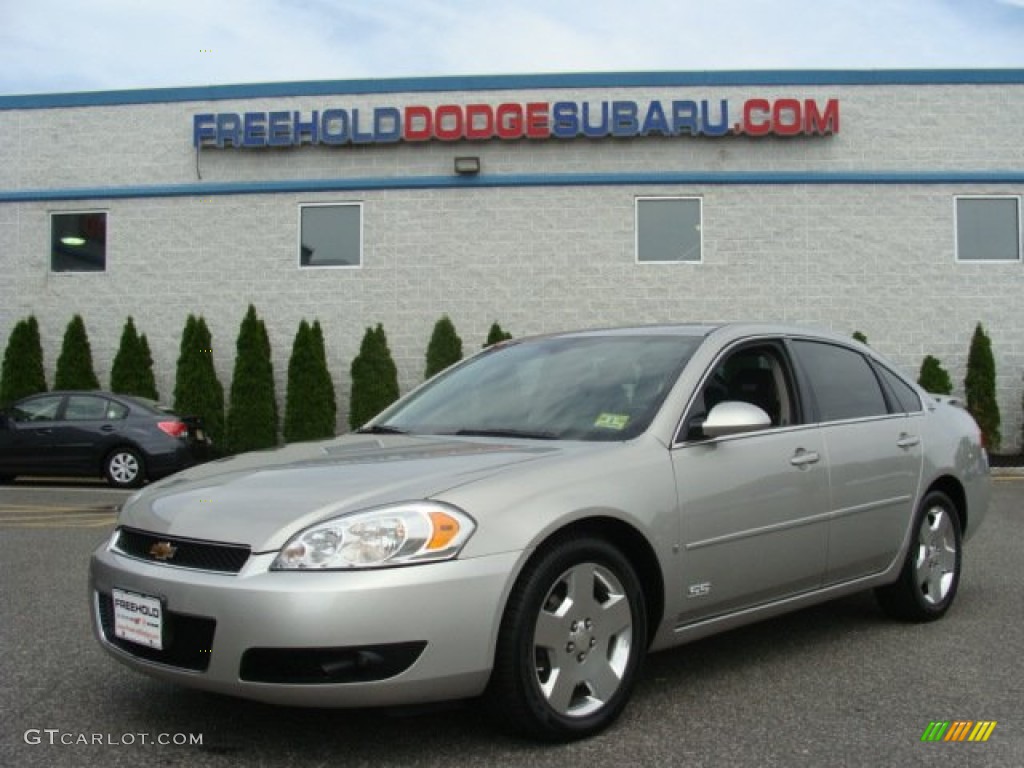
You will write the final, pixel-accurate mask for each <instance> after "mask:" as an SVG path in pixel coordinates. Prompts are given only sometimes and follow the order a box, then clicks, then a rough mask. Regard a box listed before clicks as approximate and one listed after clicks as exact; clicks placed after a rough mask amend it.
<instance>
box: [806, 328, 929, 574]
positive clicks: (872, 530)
mask: <svg viewBox="0 0 1024 768" xmlns="http://www.w3.org/2000/svg"><path fill="white" fill-rule="evenodd" d="M792 348H793V350H794V355H795V358H796V359H797V361H798V364H799V368H800V370H801V372H802V374H803V375H804V376H806V377H807V380H808V382H809V385H810V386H809V389H810V391H811V392H812V394H813V399H814V403H815V406H816V409H817V418H818V420H819V421H820V423H821V431H822V434H823V435H824V439H825V450H826V452H827V455H828V462H829V468H830V474H831V476H830V481H831V493H830V504H829V506H830V515H831V518H832V521H831V524H830V526H829V535H828V571H827V575H826V583H829V584H832V583H837V582H842V581H848V580H850V579H855V578H858V577H861V576H867V575H869V574H873V573H877V572H879V571H882V570H884V569H885V568H886V567H888V566H889V565H890V564H891V563H892V561H893V559H894V558H895V557H896V556H897V554H898V553H899V549H900V545H901V544H902V542H903V535H904V533H905V532H906V530H907V526H908V525H909V524H910V517H911V515H912V514H913V505H914V500H915V499H916V497H917V488H918V483H919V482H920V477H921V467H922V456H923V452H922V446H921V436H920V432H919V424H920V419H919V416H918V415H913V414H909V413H907V410H908V408H907V407H904V406H901V405H900V403H899V401H898V400H897V398H896V397H895V395H894V393H893V390H892V388H891V387H890V385H889V384H886V383H883V382H884V378H883V375H882V369H881V367H880V366H878V365H877V364H874V363H873V362H872V361H870V360H869V359H868V357H867V356H865V355H864V354H862V353H861V352H860V351H858V350H855V349H853V348H850V347H846V346H842V345H839V344H832V343H827V342H821V341H811V340H794V341H793V342H792ZM887 374H888V375H890V376H893V377H895V374H893V373H892V372H891V371H887ZM895 378H896V379H898V377H895ZM903 387H904V388H905V389H910V388H909V387H907V385H906V384H903ZM911 392H912V390H911ZM914 399H916V398H914ZM916 401H917V407H918V410H919V408H920V400H919V399H916ZM909 407H911V408H912V407H913V406H912V405H910V406H909Z"/></svg>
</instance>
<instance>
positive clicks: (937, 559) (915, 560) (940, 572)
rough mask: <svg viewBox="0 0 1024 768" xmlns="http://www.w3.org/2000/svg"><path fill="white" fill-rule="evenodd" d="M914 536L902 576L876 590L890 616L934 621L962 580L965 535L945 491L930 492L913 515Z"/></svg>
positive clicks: (950, 599) (944, 609) (880, 601)
mask: <svg viewBox="0 0 1024 768" xmlns="http://www.w3.org/2000/svg"><path fill="white" fill-rule="evenodd" d="M913 536H914V538H913V539H912V540H911V542H910V548H909V551H908V552H907V559H906V560H905V561H904V564H903V570H902V571H901V572H900V577H899V579H898V580H897V581H896V582H895V583H894V584H890V585H889V586H886V587H881V588H879V589H878V590H877V591H876V595H877V597H878V602H879V603H880V604H881V606H882V608H883V609H884V610H885V611H886V612H887V613H889V614H890V615H892V616H894V617H896V618H899V619H904V620H907V621H933V620H935V619H938V618H940V617H942V615H943V614H945V613H946V611H947V610H949V606H950V605H952V603H953V598H954V597H955V596H956V590H957V586H958V585H959V583H960V562H961V556H962V546H963V536H962V533H961V531H960V516H959V515H958V513H957V509H956V507H955V506H954V505H953V502H952V501H950V499H949V497H948V496H946V494H944V493H941V492H939V491H933V492H932V493H929V494H928V495H927V496H925V498H924V499H923V500H922V502H921V506H920V508H919V509H918V512H917V515H916V516H915V518H914V534H913Z"/></svg>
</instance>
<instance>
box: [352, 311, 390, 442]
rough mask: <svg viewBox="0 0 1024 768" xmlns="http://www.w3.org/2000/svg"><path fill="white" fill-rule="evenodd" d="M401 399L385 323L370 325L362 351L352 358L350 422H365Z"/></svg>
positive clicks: (360, 424) (353, 425)
mask: <svg viewBox="0 0 1024 768" xmlns="http://www.w3.org/2000/svg"><path fill="white" fill-rule="evenodd" d="M397 399H398V368H397V367H396V366H395V361H394V360H393V359H392V357H391V350H390V349H389V348H388V339H387V335H386V334H385V333H384V327H383V326H382V325H381V324H380V323H378V324H377V328H376V329H373V328H367V329H366V333H365V334H363V341H362V344H360V346H359V354H358V355H356V357H355V359H354V360H353V361H352V395H351V397H350V398H349V408H348V423H349V427H350V428H352V429H357V428H359V427H361V426H363V425H364V424H365V423H366V422H368V421H369V420H370V419H372V418H373V417H374V416H376V415H377V414H378V413H380V412H381V411H383V410H384V409H385V408H387V407H388V406H389V405H391V403H393V402H395V400H397Z"/></svg>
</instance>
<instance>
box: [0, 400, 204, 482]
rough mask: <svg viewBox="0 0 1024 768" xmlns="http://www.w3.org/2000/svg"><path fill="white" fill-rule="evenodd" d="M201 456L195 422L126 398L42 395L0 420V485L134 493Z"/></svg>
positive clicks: (0, 416)
mask: <svg viewBox="0 0 1024 768" xmlns="http://www.w3.org/2000/svg"><path fill="white" fill-rule="evenodd" d="M209 448H210V441H209V439H208V438H207V436H206V435H205V434H204V431H203V427H202V423H201V422H200V421H199V420H198V419H197V418H194V417H181V416H178V415H177V414H176V413H174V412H173V411H171V410H169V409H167V408H165V407H164V406H161V405H159V404H158V403H155V402H153V401H152V400H145V399H143V398H138V397H131V396H128V395H117V394H113V393H110V392H98V391H89V392H46V393H41V394H38V395H32V396H31V397H26V398H25V399H23V400H19V401H18V402H16V403H14V404H13V405H11V406H9V407H7V408H6V409H4V410H3V412H2V413H0V482H9V481H11V480H13V479H14V478H15V477H17V476H19V475H47V476H84V477H104V478H106V480H107V482H108V483H110V484H111V485H112V486H114V487H116V488H134V487H137V486H139V485H142V483H143V482H144V481H146V480H158V479H160V478H161V477H164V476H166V475H170V474H172V473H174V472H177V471H178V470H180V469H184V468H185V467H189V466H192V465H193V464H196V463H198V462H200V461H204V460H205V459H206V458H208V453H209Z"/></svg>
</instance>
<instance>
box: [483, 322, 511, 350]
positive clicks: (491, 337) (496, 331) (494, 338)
mask: <svg viewBox="0 0 1024 768" xmlns="http://www.w3.org/2000/svg"><path fill="white" fill-rule="evenodd" d="M511 338H512V334H511V333H506V332H505V331H503V330H502V329H501V326H500V325H498V324H497V323H494V324H493V325H492V326H491V330H490V331H488V333H487V341H485V342H484V347H485V348H486V347H489V346H491V345H492V344H497V343H498V342H500V341H508V340H509V339H511Z"/></svg>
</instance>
